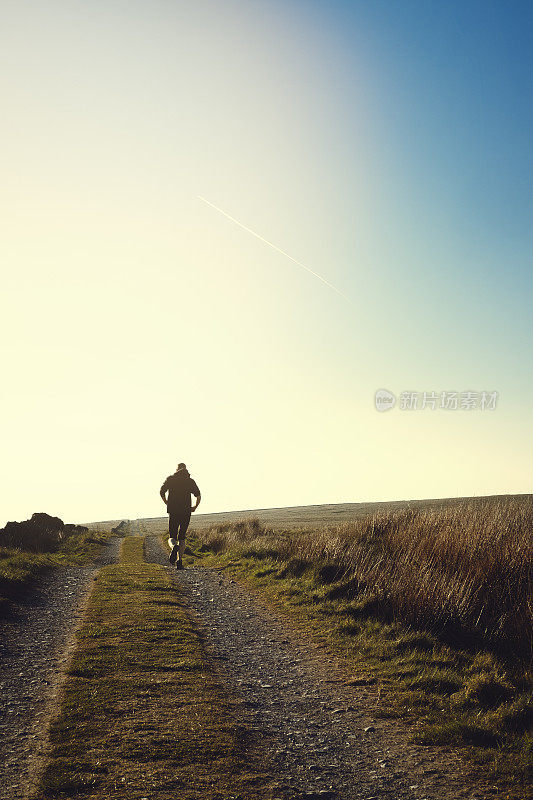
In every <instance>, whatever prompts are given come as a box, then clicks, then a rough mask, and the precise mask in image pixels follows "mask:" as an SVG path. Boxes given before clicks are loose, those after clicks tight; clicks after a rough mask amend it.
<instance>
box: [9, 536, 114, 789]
mask: <svg viewBox="0 0 533 800" xmlns="http://www.w3.org/2000/svg"><path fill="white" fill-rule="evenodd" d="M120 542H121V539H118V538H115V539H112V540H111V541H110V542H109V543H108V544H107V545H106V547H105V548H104V550H103V551H102V554H101V556H100V558H99V559H98V561H97V562H96V564H94V565H91V566H87V567H68V568H65V569H56V570H54V571H52V572H50V573H48V574H46V575H44V576H42V577H41V578H40V580H39V581H38V582H37V583H36V584H35V587H34V589H33V591H32V592H31V596H30V597H28V598H27V599H26V600H25V601H21V602H19V603H17V604H15V605H14V609H13V614H12V616H11V617H10V618H9V619H6V620H2V621H1V622H0V800H23V799H24V798H26V797H27V796H28V787H29V785H30V784H31V780H32V777H33V775H34V773H35V772H36V770H38V768H39V765H40V763H41V762H42V759H43V757H44V753H45V750H46V742H47V729H48V723H49V720H50V717H51V715H52V714H53V712H54V710H55V707H56V698H57V694H58V691H59V689H60V685H61V680H62V675H63V670H64V668H65V664H66V662H67V660H68V657H69V654H70V648H71V644H72V640H73V634H74V631H75V629H76V627H77V625H78V622H79V619H80V617H81V615H82V614H83V611H84V608H85V604H86V601H87V599H88V596H89V592H90V589H91V586H92V582H93V579H94V577H95V574H96V572H97V571H98V569H99V568H100V567H102V566H104V565H105V564H110V563H113V562H115V561H116V560H117V559H118V553H119V549H120Z"/></svg>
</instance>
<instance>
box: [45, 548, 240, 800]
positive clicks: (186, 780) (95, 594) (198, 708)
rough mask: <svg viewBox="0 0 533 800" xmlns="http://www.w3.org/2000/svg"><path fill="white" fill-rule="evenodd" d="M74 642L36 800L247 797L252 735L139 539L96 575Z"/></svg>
mask: <svg viewBox="0 0 533 800" xmlns="http://www.w3.org/2000/svg"><path fill="white" fill-rule="evenodd" d="M77 639H78V642H77V649H76V651H75V653H74V655H73V658H72V661H71V663H70V667H69V670H68V673H67V679H66V683H65V686H64V691H63V697H62V704H61V708H60V711H59V714H58V717H57V718H56V720H55V721H54V722H53V724H52V726H51V731H50V743H51V754H50V759H49V762H48V764H47V766H46V768H45V771H44V773H43V775H42V778H41V785H40V789H39V793H38V795H37V796H38V797H39V798H44V797H46V798H49V797H69V798H70V797H80V798H91V799H94V800H96V799H97V798H98V799H99V800H100V799H101V800H103V798H106V799H107V798H119V797H120V798H124V797H128V798H129V799H130V800H135V799H136V798H138V799H140V798H143V797H144V798H146V797H158V798H159V799H160V800H166V798H169V800H170V798H173V800H175V798H176V797H177V796H180V797H181V798H196V797H198V798H199V797H201V798H204V799H205V800H211V799H212V798H222V797H225V798H228V797H242V798H244V797H248V796H249V794H248V792H247V790H246V786H245V784H246V782H247V781H251V782H252V783H253V782H254V776H252V775H250V774H249V772H247V770H246V767H245V766H244V758H245V752H246V746H245V741H244V740H245V731H243V729H242V727H240V726H239V725H238V723H237V721H236V719H235V716H234V714H233V713H232V703H231V698H230V697H229V696H228V695H227V694H226V693H225V691H224V689H223V688H222V687H221V685H220V684H219V683H218V682H217V680H216V677H215V675H214V673H213V671H212V668H211V666H210V664H209V662H208V661H207V659H206V657H205V654H204V650H203V646H202V640H201V634H200V633H199V631H198V629H197V627H196V626H195V624H194V623H193V622H192V620H191V618H190V616H189V614H188V612H187V608H186V606H185V604H184V602H183V599H182V598H181V597H180V595H179V589H178V587H177V586H176V585H175V584H174V583H173V581H172V578H171V576H170V574H169V572H168V571H167V570H166V569H165V568H164V567H163V566H161V565H158V564H149V563H146V562H145V561H144V555H143V539H141V538H140V537H129V538H126V539H125V540H124V542H123V545H122V552H121V561H120V563H119V564H115V565H112V566H107V567H104V568H102V570H101V571H100V572H99V574H98V578H97V580H96V581H95V585H94V588H93V591H92V594H91V597H90V600H89V605H88V609H87V613H86V616H85V621H84V623H83V625H82V627H81V629H80V630H79V632H78V633H77Z"/></svg>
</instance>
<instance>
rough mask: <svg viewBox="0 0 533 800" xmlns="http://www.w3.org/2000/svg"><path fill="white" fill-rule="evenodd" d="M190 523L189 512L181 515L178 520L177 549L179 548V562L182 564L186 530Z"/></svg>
mask: <svg viewBox="0 0 533 800" xmlns="http://www.w3.org/2000/svg"><path fill="white" fill-rule="evenodd" d="M190 521H191V512H190V511H189V512H188V513H185V514H183V515H182V517H181V519H180V525H179V531H178V548H179V561H180V562H181V563H182V564H183V555H184V553H185V534H186V533H187V528H188V527H189V522H190Z"/></svg>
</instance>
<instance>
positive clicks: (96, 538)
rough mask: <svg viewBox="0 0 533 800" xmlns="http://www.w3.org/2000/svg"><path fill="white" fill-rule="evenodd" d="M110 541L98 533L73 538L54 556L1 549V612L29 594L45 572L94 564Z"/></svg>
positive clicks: (94, 531) (106, 534)
mask: <svg viewBox="0 0 533 800" xmlns="http://www.w3.org/2000/svg"><path fill="white" fill-rule="evenodd" d="M108 539H109V533H106V532H103V531H98V530H93V531H87V532H85V533H80V534H72V535H71V536H69V537H67V538H66V539H65V540H64V541H63V542H61V544H60V547H59V549H58V550H57V551H55V552H53V553H32V552H29V551H27V550H21V549H19V548H9V547H1V546H0V611H1V610H2V609H4V610H7V609H8V608H9V603H8V602H7V601H8V600H13V599H15V598H17V597H20V596H21V595H23V594H25V593H27V591H28V589H30V588H31V585H32V583H33V582H34V581H35V579H36V578H37V577H38V576H39V575H41V574H42V573H43V572H46V571H47V570H50V569H53V568H54V567H60V566H81V565H83V564H87V563H89V562H91V561H93V560H94V559H95V558H96V557H97V556H98V554H99V553H100V551H101V549H102V547H103V545H104V544H105V543H106V541H107V540H108Z"/></svg>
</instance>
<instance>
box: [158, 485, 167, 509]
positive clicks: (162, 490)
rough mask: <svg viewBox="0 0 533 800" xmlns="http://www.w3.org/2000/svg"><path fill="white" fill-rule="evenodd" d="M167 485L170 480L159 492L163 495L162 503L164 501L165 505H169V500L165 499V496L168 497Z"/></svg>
mask: <svg viewBox="0 0 533 800" xmlns="http://www.w3.org/2000/svg"><path fill="white" fill-rule="evenodd" d="M167 484H168V479H167V480H166V481H165V482H164V484H163V486H162V487H161V488H160V490H159V494H160V495H161V499H162V501H163V503H164V504H165V505H166V504H167V498H166V497H165V495H166V493H167V491H168V486H167Z"/></svg>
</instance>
